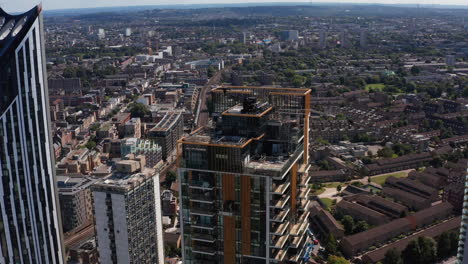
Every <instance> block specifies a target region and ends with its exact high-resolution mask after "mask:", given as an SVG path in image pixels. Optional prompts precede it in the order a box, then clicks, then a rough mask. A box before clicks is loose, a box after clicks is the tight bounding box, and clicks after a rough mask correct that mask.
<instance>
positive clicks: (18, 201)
mask: <svg viewBox="0 0 468 264" xmlns="http://www.w3.org/2000/svg"><path fill="white" fill-rule="evenodd" d="M41 10H42V8H41V6H37V7H35V8H33V9H31V10H30V11H28V12H26V13H24V14H19V15H15V16H12V15H9V14H7V13H5V12H4V11H3V10H2V9H0V91H1V92H0V95H1V97H0V160H1V162H0V164H1V165H0V177H1V178H2V181H0V192H1V193H2V199H0V208H1V209H0V221H1V223H2V225H1V226H2V228H0V238H1V239H0V262H1V263H63V245H62V234H61V228H60V226H61V223H60V213H59V210H58V209H59V208H58V207H59V206H58V202H57V186H56V182H55V180H54V178H55V177H54V167H53V166H54V154H53V153H54V152H53V150H52V139H51V135H50V117H49V102H48V89H47V81H46V80H47V78H46V72H45V56H44V50H45V49H44V41H43V24H42V14H41Z"/></svg>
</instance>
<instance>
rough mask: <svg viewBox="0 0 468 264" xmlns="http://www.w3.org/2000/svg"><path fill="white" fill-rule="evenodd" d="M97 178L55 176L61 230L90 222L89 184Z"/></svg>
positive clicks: (68, 229) (90, 201) (91, 211)
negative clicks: (60, 215)
mask: <svg viewBox="0 0 468 264" xmlns="http://www.w3.org/2000/svg"><path fill="white" fill-rule="evenodd" d="M96 181H97V180H95V179H92V178H89V177H86V176H84V175H73V176H72V175H67V176H57V182H58V190H59V202H60V212H61V214H62V229H63V232H68V231H71V230H73V229H75V228H79V227H82V226H83V225H86V224H88V225H89V224H91V223H92V221H93V207H92V197H91V185H92V184H93V183H94V182H96Z"/></svg>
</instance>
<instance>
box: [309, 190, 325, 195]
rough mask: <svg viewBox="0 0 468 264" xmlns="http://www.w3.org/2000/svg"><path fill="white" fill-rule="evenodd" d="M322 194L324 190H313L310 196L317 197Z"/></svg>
mask: <svg viewBox="0 0 468 264" xmlns="http://www.w3.org/2000/svg"><path fill="white" fill-rule="evenodd" d="M323 192H325V188H320V189H318V190H314V191H313V192H312V195H319V194H322V193H323Z"/></svg>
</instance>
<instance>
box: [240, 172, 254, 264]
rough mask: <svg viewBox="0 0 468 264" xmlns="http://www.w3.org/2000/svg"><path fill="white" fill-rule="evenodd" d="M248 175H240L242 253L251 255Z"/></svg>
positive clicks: (249, 185) (249, 186)
mask: <svg viewBox="0 0 468 264" xmlns="http://www.w3.org/2000/svg"><path fill="white" fill-rule="evenodd" d="M250 193H251V184H250V176H241V216H242V223H241V225H242V254H243V255H251V248H250V246H251V231H252V230H251V223H250V203H251V201H250Z"/></svg>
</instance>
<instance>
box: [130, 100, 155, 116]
mask: <svg viewBox="0 0 468 264" xmlns="http://www.w3.org/2000/svg"><path fill="white" fill-rule="evenodd" d="M129 109H130V113H131V114H132V117H140V118H142V117H144V116H146V115H150V114H151V111H150V110H149V109H148V107H147V106H146V105H144V104H142V103H133V104H132V105H130V107H129Z"/></svg>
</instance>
